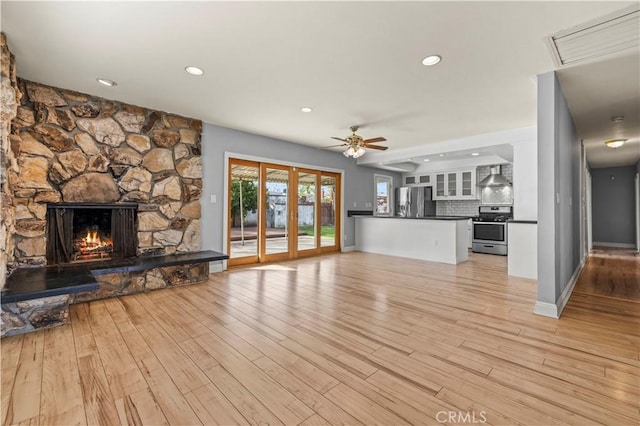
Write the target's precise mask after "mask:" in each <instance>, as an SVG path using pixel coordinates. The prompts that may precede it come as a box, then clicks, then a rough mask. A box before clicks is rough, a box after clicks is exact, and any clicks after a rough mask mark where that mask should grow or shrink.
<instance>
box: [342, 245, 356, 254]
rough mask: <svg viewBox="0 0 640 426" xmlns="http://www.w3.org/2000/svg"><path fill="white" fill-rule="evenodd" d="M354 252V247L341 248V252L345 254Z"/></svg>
mask: <svg viewBox="0 0 640 426" xmlns="http://www.w3.org/2000/svg"><path fill="white" fill-rule="evenodd" d="M355 250H356V246H346V247H342V252H343V253H346V252H349V251H355Z"/></svg>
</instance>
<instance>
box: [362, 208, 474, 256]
mask: <svg viewBox="0 0 640 426" xmlns="http://www.w3.org/2000/svg"><path fill="white" fill-rule="evenodd" d="M355 219H356V250H359V251H364V252H369V253H378V254H386V255H389V256H400V257H408V258H411V259H421V260H429V261H432V262H443V263H451V264H454V265H455V264H458V263H460V262H464V261H465V260H467V246H468V241H469V240H468V232H469V231H468V228H467V220H468V219H469V218H468V217H461V216H431V217H421V218H405V217H396V216H356V217H355Z"/></svg>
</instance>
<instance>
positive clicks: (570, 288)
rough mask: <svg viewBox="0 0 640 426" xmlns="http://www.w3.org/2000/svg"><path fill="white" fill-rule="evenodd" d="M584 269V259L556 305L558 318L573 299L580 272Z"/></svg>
mask: <svg viewBox="0 0 640 426" xmlns="http://www.w3.org/2000/svg"><path fill="white" fill-rule="evenodd" d="M582 268H584V259H583V260H582V261H581V262H580V264H579V265H578V267H577V268H576V270H575V271H573V275H571V278H570V279H569V284H567V286H566V287H565V288H564V290H562V293H561V294H560V297H559V298H558V301H557V302H556V305H557V306H558V317H560V315H562V311H563V310H564V307H565V306H567V302H568V301H569V298H570V297H571V293H573V288H574V287H575V286H576V283H577V282H578V277H579V276H580V272H582Z"/></svg>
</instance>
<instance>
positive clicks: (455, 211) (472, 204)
mask: <svg viewBox="0 0 640 426" xmlns="http://www.w3.org/2000/svg"><path fill="white" fill-rule="evenodd" d="M489 173H490V167H489V166H480V167H478V169H477V176H476V177H477V182H480V181H481V180H482V179H484V178H485V177H487V176H489ZM502 174H503V175H504V177H506V178H507V179H509V181H511V182H513V165H511V164H504V165H502ZM478 191H480V194H479V195H480V198H481V199H479V200H451V201H444V200H443V201H436V214H437V215H440V216H477V215H478V207H479V206H480V205H482V204H490V205H494V204H500V205H512V204H513V188H512V187H500V188H478Z"/></svg>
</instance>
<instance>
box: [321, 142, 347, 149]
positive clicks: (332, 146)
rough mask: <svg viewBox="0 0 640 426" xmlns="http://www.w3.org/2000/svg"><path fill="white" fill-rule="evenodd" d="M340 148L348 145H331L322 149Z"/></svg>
mask: <svg viewBox="0 0 640 426" xmlns="http://www.w3.org/2000/svg"><path fill="white" fill-rule="evenodd" d="M339 146H347V144H346V143H341V144H340V145H329V146H325V147H323V148H322V149H329V148H336V147H339Z"/></svg>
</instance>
